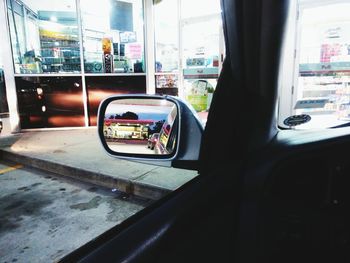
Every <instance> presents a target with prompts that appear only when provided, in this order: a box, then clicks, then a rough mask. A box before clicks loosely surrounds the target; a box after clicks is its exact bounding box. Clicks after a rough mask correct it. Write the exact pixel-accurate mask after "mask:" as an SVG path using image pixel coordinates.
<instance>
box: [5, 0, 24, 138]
mask: <svg viewBox="0 0 350 263" xmlns="http://www.w3.org/2000/svg"><path fill="white" fill-rule="evenodd" d="M9 28H10V27H9V24H8V19H7V5H6V0H0V32H4V33H3V34H2V37H1V38H0V46H1V54H0V55H1V56H2V57H3V61H4V62H7V63H4V75H5V85H6V94H7V103H8V106H9V113H10V125H11V132H12V133H16V132H19V131H20V124H19V113H18V101H17V92H16V82H15V76H14V70H15V69H14V65H13V57H12V48H11V41H10V33H9Z"/></svg>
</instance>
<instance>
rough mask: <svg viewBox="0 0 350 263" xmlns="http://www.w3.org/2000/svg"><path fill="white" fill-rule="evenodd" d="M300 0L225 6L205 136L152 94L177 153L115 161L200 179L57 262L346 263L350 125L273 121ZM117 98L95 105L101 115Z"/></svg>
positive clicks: (191, 115)
mask: <svg viewBox="0 0 350 263" xmlns="http://www.w3.org/2000/svg"><path fill="white" fill-rule="evenodd" d="M298 2H299V1H287V0H280V1H273V0H264V1H262V0H250V1H247V0H222V1H221V3H222V9H223V20H224V21H223V27H224V32H225V42H226V58H225V60H224V63H223V68H222V72H221V74H220V77H219V80H218V84H217V87H216V89H215V92H214V96H213V100H212V104H211V108H210V110H209V115H208V120H207V123H206V127H205V130H203V127H202V125H201V124H200V121H199V119H198V116H197V115H196V113H195V112H193V110H192V109H191V107H190V106H188V105H187V104H186V102H183V101H182V100H181V99H179V98H176V97H167V96H165V97H159V98H158V99H159V100H164V99H166V100H170V101H172V102H174V103H176V105H177V114H178V116H179V118H178V119H179V123H178V127H177V128H176V129H175V128H173V130H175V131H176V132H175V134H176V136H175V137H176V142H177V143H176V145H177V146H176V147H175V148H174V152H173V154H172V155H171V156H161V155H152V156H149V155H138V154H133V153H132V154H130V153H124V154H123V155H121V154H118V153H114V154H113V155H114V156H115V157H118V158H128V159H129V160H133V161H135V160H136V161H142V162H147V163H150V164H154V165H159V164H162V165H165V166H166V165H168V166H172V167H174V168H182V169H192V170H196V171H198V176H197V177H196V178H194V179H193V180H191V181H190V182H188V183H186V184H184V185H183V186H181V187H179V188H178V189H176V190H175V191H173V192H171V193H170V194H168V195H167V196H166V197H165V198H162V199H160V200H158V201H157V202H155V203H153V204H152V205H151V206H149V207H147V208H145V209H144V210H142V211H140V212H138V213H137V214H135V215H134V216H132V217H130V218H129V219H127V220H126V221H124V222H123V223H121V224H120V225H117V226H115V227H114V228H113V229H111V230H109V231H108V232H107V233H105V234H104V235H102V236H100V237H99V238H97V239H95V240H93V241H91V242H89V243H88V244H87V245H85V246H84V247H82V248H80V249H78V250H76V251H75V252H73V253H72V254H71V255H69V256H67V257H66V258H65V259H64V261H66V262H128V263H134V262H153V263H154V262H159V263H160V262H167V263H169V262H170V263H172V262H174V263H175V262H240V263H247V262H269V263H274V262H344V263H345V262H350V254H349V251H350V220H349V215H348V211H349V209H350V191H349V189H350V179H349V173H350V165H349V163H350V162H349V154H348V151H349V147H350V127H343V128H334V129H323V130H309V131H300V130H297V129H295V130H294V129H282V128H280V127H279V126H278V125H277V123H278V122H277V117H276V116H277V114H276V109H277V105H278V104H280V103H283V102H281V101H279V100H278V98H279V96H278V90H279V85H280V83H281V82H280V81H279V80H280V79H279V77H280V74H281V68H280V62H281V58H283V52H282V50H283V49H282V47H283V46H284V45H283V44H284V39H285V24H286V21H287V17H288V10H289V9H288V7H289V4H298ZM324 2H329V1H324ZM315 3H316V2H315ZM194 12H195V10H194ZM294 22H295V21H294ZM293 42H295V40H294V39H293ZM291 74H292V73H291ZM291 94H292V93H291ZM132 96H134V95H132ZM291 96H292V95H291ZM129 98H130V97H129ZM134 98H135V99H136V98H137V99H140V100H141V99H142V97H140V96H136V95H135V97H134ZM152 98H153V99H156V97H155V96H152ZM122 99H123V97H122V96H117V97H114V98H109V100H106V101H104V102H102V104H101V107H100V114H101V115H100V116H99V118H103V117H104V116H103V115H104V112H103V111H104V110H105V109H106V107H107V105H108V103H110V102H111V101H113V100H122ZM143 99H145V100H147V98H145V97H143ZM101 123H102V122H101ZM98 130H99V133H100V138H101V140H102V142H103V140H104V137H103V127H100V126H99V127H98ZM101 134H102V135H101ZM220 134H222V135H220ZM218 137H220V143H218ZM104 145H105V147H106V148H107V146H106V144H104ZM159 173H161V171H160V170H159ZM159 176H161V174H160V175H159ZM174 176H176V175H174Z"/></svg>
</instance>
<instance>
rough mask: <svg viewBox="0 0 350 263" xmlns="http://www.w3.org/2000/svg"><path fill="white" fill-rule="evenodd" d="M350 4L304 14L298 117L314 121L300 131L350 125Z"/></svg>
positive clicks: (296, 100)
mask: <svg viewBox="0 0 350 263" xmlns="http://www.w3.org/2000/svg"><path fill="white" fill-rule="evenodd" d="M349 12H350V4H348V3H346V4H331V5H325V6H320V7H310V8H305V9H303V10H302V12H301V14H302V15H301V32H300V37H301V39H300V56H299V76H298V78H297V80H296V84H295V87H296V91H297V92H296V99H295V101H294V103H293V110H294V111H295V112H294V113H295V114H308V115H310V116H311V121H309V122H308V123H306V124H303V125H300V126H296V128H301V129H307V128H324V127H332V126H337V125H340V124H343V123H345V122H348V121H350V74H349V72H350V18H349Z"/></svg>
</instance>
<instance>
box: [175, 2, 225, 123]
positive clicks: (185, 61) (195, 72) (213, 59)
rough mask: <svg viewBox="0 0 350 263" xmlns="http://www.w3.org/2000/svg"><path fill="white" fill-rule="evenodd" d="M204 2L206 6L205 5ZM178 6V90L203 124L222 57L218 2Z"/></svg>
mask: <svg viewBox="0 0 350 263" xmlns="http://www.w3.org/2000/svg"><path fill="white" fill-rule="evenodd" d="M204 2H205V3H204ZM204 2H202V1H201V2H199V1H195V0H190V1H188V0H186V1H182V3H181V10H182V12H181V22H180V50H181V59H180V61H181V76H180V79H181V86H182V89H181V90H179V96H181V97H183V98H185V99H186V100H187V101H188V102H189V103H190V104H191V105H192V106H193V107H194V109H195V110H196V111H197V112H198V113H199V115H200V117H201V118H202V120H203V121H204V122H205V121H206V118H207V112H208V110H209V107H210V104H211V100H212V96H213V92H214V90H215V87H216V84H217V79H218V77H219V73H220V70H221V66H222V60H223V57H224V38H223V29H222V22H221V8H220V1H218V0H215V1H214V0H207V1H204Z"/></svg>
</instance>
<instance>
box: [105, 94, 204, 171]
mask: <svg viewBox="0 0 350 263" xmlns="http://www.w3.org/2000/svg"><path fill="white" fill-rule="evenodd" d="M203 130H204V129H203V125H202V123H201V121H200V120H199V118H198V115H197V113H196V112H195V111H194V110H193V108H192V106H190V105H189V104H187V103H186V102H185V101H183V100H181V99H179V98H176V97H172V96H158V95H118V96H112V97H109V98H107V99H105V100H104V101H102V102H101V104H100V107H99V111H98V134H99V138H100V140H101V143H102V145H103V147H104V149H105V150H106V151H107V153H108V154H109V155H111V156H114V157H118V158H122V159H127V160H130V161H138V162H143V163H147V164H154V165H160V166H168V167H170V166H172V167H175V168H183V169H189V170H197V169H198V158H199V151H200V144H201V139H202V134H203Z"/></svg>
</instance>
